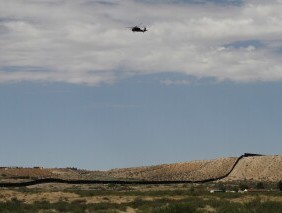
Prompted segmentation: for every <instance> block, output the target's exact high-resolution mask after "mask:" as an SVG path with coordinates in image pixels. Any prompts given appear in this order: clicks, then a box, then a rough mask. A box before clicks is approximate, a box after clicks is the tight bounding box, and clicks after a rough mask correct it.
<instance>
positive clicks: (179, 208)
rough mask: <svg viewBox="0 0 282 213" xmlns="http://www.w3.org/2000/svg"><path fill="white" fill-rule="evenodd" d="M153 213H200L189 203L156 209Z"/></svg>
mask: <svg viewBox="0 0 282 213" xmlns="http://www.w3.org/2000/svg"><path fill="white" fill-rule="evenodd" d="M152 212H153V213H193V212H199V211H197V209H196V208H195V207H194V206H192V205H190V204H189V203H181V204H169V205H166V206H163V207H159V208H155V209H154V210H153V211H152Z"/></svg>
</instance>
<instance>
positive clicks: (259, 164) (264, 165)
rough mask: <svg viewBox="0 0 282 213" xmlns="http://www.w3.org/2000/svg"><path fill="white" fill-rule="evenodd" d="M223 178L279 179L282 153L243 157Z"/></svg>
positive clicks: (281, 173) (280, 178)
mask: <svg viewBox="0 0 282 213" xmlns="http://www.w3.org/2000/svg"><path fill="white" fill-rule="evenodd" d="M224 180H225V181H232V180H255V181H274V182H276V181H280V180H282V155H273V156H256V157H244V158H242V159H241V160H240V161H239V162H238V164H237V165H236V167H235V168H234V170H233V171H232V172H231V173H230V175H229V176H228V177H227V178H225V179H224Z"/></svg>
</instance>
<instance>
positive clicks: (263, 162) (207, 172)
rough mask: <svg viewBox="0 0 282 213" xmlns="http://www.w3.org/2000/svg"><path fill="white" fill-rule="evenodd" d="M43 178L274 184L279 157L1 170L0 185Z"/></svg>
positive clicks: (279, 175)
mask: <svg viewBox="0 0 282 213" xmlns="http://www.w3.org/2000/svg"><path fill="white" fill-rule="evenodd" d="M44 178H59V179H64V180H146V181H195V182H197V181H205V180H217V179H220V180H221V181H240V180H252V181H273V182H277V181H280V180H282V155H275V156H274V155H272V156H249V155H243V156H240V157H239V158H236V157H226V158H218V159H214V160H197V161H190V162H182V163H174V164H162V165H156V166H146V167H135V168H121V169H112V170H108V171H88V170H79V169H76V168H61V169H60V168H56V169H50V168H49V169H44V168H40V167H36V168H15V167H14V168H9V167H0V183H5V182H22V181H29V180H35V179H44Z"/></svg>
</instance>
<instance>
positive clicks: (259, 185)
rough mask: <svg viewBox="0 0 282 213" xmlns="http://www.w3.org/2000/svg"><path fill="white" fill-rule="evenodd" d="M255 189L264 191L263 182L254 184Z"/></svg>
mask: <svg viewBox="0 0 282 213" xmlns="http://www.w3.org/2000/svg"><path fill="white" fill-rule="evenodd" d="M256 188H257V189H264V188H265V187H264V185H263V182H258V183H257V184H256Z"/></svg>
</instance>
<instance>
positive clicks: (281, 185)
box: [277, 180, 282, 191]
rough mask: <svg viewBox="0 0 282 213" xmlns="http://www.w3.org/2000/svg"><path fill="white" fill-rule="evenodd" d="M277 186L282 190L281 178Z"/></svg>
mask: <svg viewBox="0 0 282 213" xmlns="http://www.w3.org/2000/svg"><path fill="white" fill-rule="evenodd" d="M277 187H278V189H279V190H280V191H282V181H281V180H280V181H279V182H278V184H277Z"/></svg>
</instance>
